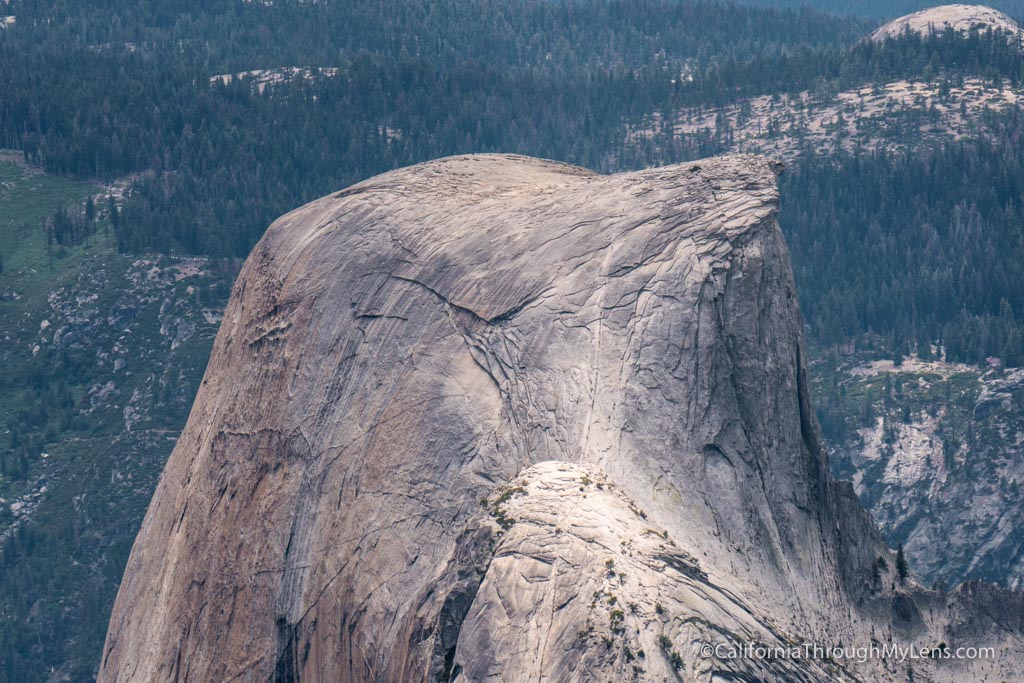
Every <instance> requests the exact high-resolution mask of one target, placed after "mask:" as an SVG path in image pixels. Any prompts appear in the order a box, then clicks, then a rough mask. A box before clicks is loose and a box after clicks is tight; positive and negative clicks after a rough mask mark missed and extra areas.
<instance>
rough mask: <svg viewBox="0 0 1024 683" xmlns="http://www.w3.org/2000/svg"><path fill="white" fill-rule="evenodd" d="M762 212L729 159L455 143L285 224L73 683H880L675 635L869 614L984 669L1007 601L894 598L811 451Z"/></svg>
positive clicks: (843, 629) (239, 303) (765, 201)
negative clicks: (637, 163) (628, 163)
mask: <svg viewBox="0 0 1024 683" xmlns="http://www.w3.org/2000/svg"><path fill="white" fill-rule="evenodd" d="M777 208H778V195H777V191H776V185H775V174H774V172H773V169H772V168H771V166H770V165H769V163H767V162H766V161H764V160H762V159H759V158H756V157H732V158H723V159H717V160H708V161H701V162H698V163H694V164H687V165H683V166H674V167H670V168H663V169H657V170H651V171H644V172H639V173H631V174H624V175H617V176H599V175H595V174H592V173H590V172H587V171H584V170H581V169H578V168H574V167H571V166H566V165H563V164H557V163H553V162H547V161H539V160H534V159H527V158H523V157H512V156H471V157H458V158H451V159H443V160H440V161H436V162H431V163H428V164H423V165H420V166H415V167H412V168H408V169H403V170H400V171H395V172H392V173H388V174H385V175H382V176H380V177H377V178H374V179H371V180H369V181H366V182H364V183H361V184H359V185H356V186H354V187H352V188H350V189H348V190H345V191H343V192H340V193H338V194H336V195H333V196H330V197H325V198H323V199H321V200H319V201H316V202H314V203H312V204H309V205H307V206H305V207H303V208H301V209H298V210H297V211H294V212H292V213H290V214H288V215H286V216H284V217H283V218H281V219H280V220H279V221H277V222H276V223H275V224H274V225H273V226H272V227H271V228H270V230H269V232H268V233H267V235H266V236H265V237H264V239H263V240H262V241H261V242H260V244H259V245H258V246H257V248H256V250H255V251H254V253H253V254H252V256H251V257H250V258H249V261H248V262H247V264H246V266H245V268H244V270H243V272H242V274H241V276H240V278H239V280H238V283H237V284H236V287H235V291H234V293H233V296H232V299H231V302H230V304H229V306H228V309H227V311H226V313H225V318H224V322H223V324H222V328H221V331H220V334H219V336H218V339H217V342H216V346H215V349H214V353H213V357H212V359H211V361H210V366H209V369H208V371H207V374H206V378H205V379H204V381H203V386H202V388H201V390H200V393H199V397H198V398H197V401H196V405H195V407H194V409H193V412H192V415H191V418H190V420H189V423H188V426H187V428H186V430H185V432H184V434H183V435H182V437H181V439H180V441H179V443H178V446H177V448H176V450H175V452H174V454H173V456H172V457H171V460H170V462H169V463H168V465H167V469H166V471H165V472H164V475H163V478H162V480H161V482H160V485H159V487H158V490H157V492H156V494H155V496H154V499H153V503H152V505H151V507H150V510H149V513H148V515H147V517H146V520H145V523H144V524H143V527H142V530H141V531H140V533H139V537H138V540H137V541H136V544H135V548H134V550H133V553H132V556H131V559H130V561H129V563H128V567H127V570H126V574H125V578H124V582H123V585H122V587H121V592H120V594H119V596H118V599H117V604H116V606H115V609H114V614H113V616H112V619H111V625H110V631H109V634H108V637H107V643H106V647H105V650H104V652H103V659H102V668H101V671H100V680H101V681H229V680H231V681H267V680H274V681H300V680H301V681H304V682H306V681H310V682H312V681H331V682H334V681H433V680H457V681H481V680H504V681H540V680H556V681H591V680H623V679H629V678H633V677H636V678H637V679H639V680H666V679H668V680H671V679H673V678H674V677H678V678H679V679H682V680H698V681H710V680H778V681H801V680H803V681H832V680H857V679H858V678H859V679H861V680H885V679H892V680H906V675H907V665H906V663H902V664H897V663H894V662H879V661H874V662H870V663H867V664H863V665H860V664H856V663H851V662H839V663H836V662H818V661H794V660H774V661H764V662H759V661H755V660H731V659H728V658H724V657H723V658H720V659H719V658H707V657H702V656H701V653H700V646H701V645H702V644H703V643H712V644H715V643H723V644H726V645H729V644H735V645H739V644H743V643H748V642H754V641H757V642H762V643H797V642H802V641H818V642H822V643H828V644H838V643H845V644H850V643H854V644H863V645H868V644H870V643H871V638H873V637H874V638H877V639H878V640H879V641H882V642H885V641H887V640H888V639H890V638H899V639H902V640H904V641H915V642H918V641H919V644H920V645H934V644H937V643H938V642H939V641H941V640H945V641H946V642H957V643H960V642H965V643H966V644H970V645H983V644H988V643H998V644H999V645H1000V647H1002V648H1004V649H1005V650H1006V651H1007V652H1008V653H1009V654H1006V656H1004V657H1003V658H1002V659H1000V660H999V661H996V662H992V661H986V662H984V666H985V667H987V668H985V669H984V670H983V671H984V675H986V676H987V675H991V676H993V678H991V680H999V679H1000V677H1002V678H1003V679H1009V678H1010V675H1009V673H1008V672H1010V673H1012V672H1014V671H1016V670H1017V669H1018V668H1019V666H1017V665H1019V664H1020V663H1021V662H1024V655H1022V650H1021V636H1020V633H1021V616H1020V613H1019V611H1018V612H1015V611H1014V606H1015V605H1017V606H1019V603H1020V600H1019V599H1018V598H1016V597H1012V596H1016V594H1008V595H1010V596H1011V598H1012V599H1007V598H1005V596H1004V597H1002V598H1000V599H999V600H996V599H992V598H991V597H990V595H989V593H986V592H985V591H986V589H983V588H976V589H972V592H971V593H970V596H968V597H963V596H962V595H961V596H944V595H941V594H937V593H926V592H924V591H921V590H919V589H917V588H914V587H912V586H911V585H908V587H907V588H905V589H904V588H898V587H897V582H896V579H895V576H894V571H893V567H894V566H895V563H894V561H893V558H892V556H891V554H890V553H889V552H888V551H887V550H886V549H885V548H884V547H883V545H882V544H881V542H880V541H879V540H878V537H877V535H876V533H875V531H874V527H873V526H872V524H871V521H870V519H869V518H868V516H867V515H866V513H864V512H863V511H862V510H861V508H860V507H859V505H858V503H857V501H856V498H855V496H854V494H853V492H852V489H851V488H850V486H849V485H847V484H837V483H836V482H834V481H833V480H832V479H831V478H830V476H829V474H828V469H827V463H826V458H825V455H824V453H823V452H822V448H821V445H820V439H819V435H818V428H817V423H816V421H815V417H814V412H813V410H812V407H811V405H810V400H809V394H808V387H807V380H806V373H805V370H804V362H803V359H802V357H801V353H802V342H801V322H800V316H799V312H798V310H797V304H796V297H795V295H794V292H793V284H792V277H791V274H790V270H789V263H788V257H787V253H786V248H785V245H784V242H783V240H782V237H781V235H780V233H779V230H778V227H777V224H776V221H775V214H776V211H777ZM880 556H884V557H886V558H888V560H887V565H888V569H886V570H884V571H883V572H882V576H881V578H880V580H879V581H878V582H877V583H873V579H872V567H874V566H876V561H877V559H878V558H879V557H880ZM1014 600H1016V601H1017V602H1016V603H1014ZM996 617H998V618H999V619H1000V620H999V621H997V620H996ZM964 666H966V665H954V664H948V663H942V664H941V665H936V664H934V663H931V662H924V663H921V664H917V663H915V665H914V668H915V675H917V676H918V678H917V679H915V680H920V677H921V676H934V677H935V678H936V679H948V680H958V678H957V677H958V676H959V677H960V678H959V680H964V679H963V678H962V676H963V675H964V671H965V668H964ZM981 671H982V669H980V668H974V669H971V673H972V674H977V673H978V672H981ZM977 680H982V678H977Z"/></svg>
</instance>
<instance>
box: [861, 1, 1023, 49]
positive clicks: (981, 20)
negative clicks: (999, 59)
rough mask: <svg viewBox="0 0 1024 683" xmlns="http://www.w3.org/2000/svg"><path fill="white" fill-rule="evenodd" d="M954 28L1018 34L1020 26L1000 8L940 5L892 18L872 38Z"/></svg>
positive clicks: (894, 36) (878, 39)
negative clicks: (907, 32)
mask: <svg viewBox="0 0 1024 683" xmlns="http://www.w3.org/2000/svg"><path fill="white" fill-rule="evenodd" d="M946 28H952V29H953V30H955V31H962V32H966V31H969V30H971V29H972V28H978V29H979V30H981V31H985V30H987V29H990V28H991V29H994V30H1001V31H1006V32H1007V33H1010V34H1013V35H1018V34H1020V27H1019V26H1018V25H1017V22H1015V21H1014V20H1013V19H1011V18H1010V17H1008V16H1006V15H1005V14H1003V13H1002V12H1000V11H999V10H995V9H992V8H991V7H986V6H984V5H940V6H938V7H929V8H928V9H923V10H921V11H920V12H914V13H912V14H908V15H906V16H903V17H900V18H899V19H893V20H892V21H890V22H889V23H887V24H884V25H883V26H881V27H880V28H878V29H877V30H875V32H874V33H872V34H871V40H874V41H883V40H885V39H886V38H899V37H900V36H901V35H903V33H904V32H905V31H910V32H911V33H931V32H932V31H942V30H944V29H946Z"/></svg>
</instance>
